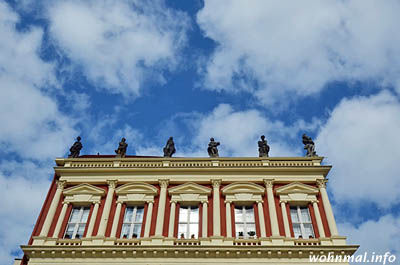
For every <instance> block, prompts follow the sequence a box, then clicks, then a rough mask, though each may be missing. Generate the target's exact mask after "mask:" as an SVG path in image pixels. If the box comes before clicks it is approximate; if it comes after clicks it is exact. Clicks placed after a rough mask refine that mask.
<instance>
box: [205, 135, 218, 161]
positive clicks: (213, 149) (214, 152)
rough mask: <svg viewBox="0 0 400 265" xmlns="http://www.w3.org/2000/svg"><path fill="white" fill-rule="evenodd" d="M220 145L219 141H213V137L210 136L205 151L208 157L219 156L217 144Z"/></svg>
mask: <svg viewBox="0 0 400 265" xmlns="http://www.w3.org/2000/svg"><path fill="white" fill-rule="evenodd" d="M218 145H220V143H219V142H215V141H214V138H212V137H211V138H210V142H209V143H208V148H207V152H208V155H209V156H210V157H219V154H218V148H217V146H218Z"/></svg>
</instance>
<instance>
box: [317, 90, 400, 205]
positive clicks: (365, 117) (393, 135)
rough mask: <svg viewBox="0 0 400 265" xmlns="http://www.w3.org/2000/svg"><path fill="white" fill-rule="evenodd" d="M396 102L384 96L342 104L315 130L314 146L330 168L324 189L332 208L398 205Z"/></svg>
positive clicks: (399, 110)
mask: <svg viewBox="0 0 400 265" xmlns="http://www.w3.org/2000/svg"><path fill="white" fill-rule="evenodd" d="M399 113H400V102H399V100H398V98H396V97H395V96H394V95H392V94H391V93H389V92H387V91H383V92H381V93H379V94H377V95H374V96H370V97H355V98H352V99H344V100H342V102H341V103H340V104H338V106H336V108H335V109H334V110H333V111H332V113H331V115H330V118H329V120H328V121H327V123H326V124H325V125H324V126H323V127H322V128H321V130H320V132H319V135H318V138H317V139H316V145H317V148H318V150H319V153H320V155H323V156H327V157H328V162H329V163H331V164H332V165H333V172H332V173H331V174H330V176H331V177H330V182H331V183H330V187H331V191H332V192H333V194H334V196H335V199H336V200H337V201H338V202H346V203H349V202H351V201H353V202H355V201H358V200H371V201H372V202H375V203H377V204H378V205H379V206H381V207H385V208H387V207H390V206H391V205H392V204H396V203H398V202H399V199H400V195H399V190H400V178H399V174H398V172H399V170H400V167H399V163H398V158H399V157H400V140H399V135H400V115H399Z"/></svg>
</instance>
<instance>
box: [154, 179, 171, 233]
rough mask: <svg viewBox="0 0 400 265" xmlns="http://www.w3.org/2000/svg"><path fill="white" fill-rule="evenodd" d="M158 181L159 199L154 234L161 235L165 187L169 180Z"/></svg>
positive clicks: (165, 195) (165, 198)
mask: <svg viewBox="0 0 400 265" xmlns="http://www.w3.org/2000/svg"><path fill="white" fill-rule="evenodd" d="M158 182H159V183H160V187H161V189H160V200H159V201H158V210H157V221H156V234H155V235H156V236H162V232H163V226H164V215H165V202H166V200H167V187H168V183H169V181H168V180H167V179H160V180H158Z"/></svg>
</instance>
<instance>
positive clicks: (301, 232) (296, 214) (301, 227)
mask: <svg viewBox="0 0 400 265" xmlns="http://www.w3.org/2000/svg"><path fill="white" fill-rule="evenodd" d="M290 216H291V218H292V224H293V231H294V237H295V238H310V237H314V230H313V227H312V222H311V217H310V212H309V210H308V208H307V207H301V206H296V207H291V208H290Z"/></svg>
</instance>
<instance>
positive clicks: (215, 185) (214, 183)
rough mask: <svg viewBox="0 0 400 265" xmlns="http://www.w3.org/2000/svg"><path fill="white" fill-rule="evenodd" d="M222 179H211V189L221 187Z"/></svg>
mask: <svg viewBox="0 0 400 265" xmlns="http://www.w3.org/2000/svg"><path fill="white" fill-rule="evenodd" d="M221 182H222V179H212V180H211V184H212V186H213V188H215V189H218V188H219V186H221Z"/></svg>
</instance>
